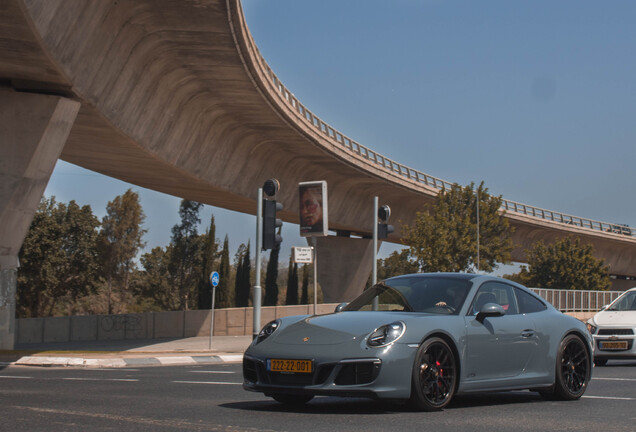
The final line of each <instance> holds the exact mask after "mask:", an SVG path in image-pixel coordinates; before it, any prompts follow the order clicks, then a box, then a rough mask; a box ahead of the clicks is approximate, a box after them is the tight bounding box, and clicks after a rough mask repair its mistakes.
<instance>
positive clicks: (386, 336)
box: [367, 321, 406, 348]
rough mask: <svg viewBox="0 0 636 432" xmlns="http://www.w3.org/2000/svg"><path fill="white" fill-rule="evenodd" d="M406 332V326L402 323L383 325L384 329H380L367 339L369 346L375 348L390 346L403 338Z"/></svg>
mask: <svg viewBox="0 0 636 432" xmlns="http://www.w3.org/2000/svg"><path fill="white" fill-rule="evenodd" d="M405 331H406V324H404V323H403V322H402V321H396V322H393V323H391V324H386V325H383V326H382V327H378V328H377V329H376V330H374V331H373V333H371V334H370V335H369V337H367V345H369V346H370V347H373V348H379V347H384V346H387V345H390V344H392V343H393V342H395V341H396V340H398V339H399V338H401V337H402V335H403V334H404V332H405Z"/></svg>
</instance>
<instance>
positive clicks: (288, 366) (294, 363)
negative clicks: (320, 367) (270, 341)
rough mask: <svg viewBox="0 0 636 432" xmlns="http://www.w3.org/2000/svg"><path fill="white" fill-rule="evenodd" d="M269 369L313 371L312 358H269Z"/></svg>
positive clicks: (295, 371) (296, 371)
mask: <svg viewBox="0 0 636 432" xmlns="http://www.w3.org/2000/svg"><path fill="white" fill-rule="evenodd" d="M267 370H268V371H272V372H290V373H311V372H312V361H311V360H293V359H269V360H267Z"/></svg>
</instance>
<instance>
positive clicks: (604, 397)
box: [582, 396, 636, 401]
mask: <svg viewBox="0 0 636 432" xmlns="http://www.w3.org/2000/svg"><path fill="white" fill-rule="evenodd" d="M582 397H583V398H585V399H610V400H628V401H629V400H636V399H634V398H624V397H613V396H582Z"/></svg>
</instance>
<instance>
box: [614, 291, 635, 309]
mask: <svg viewBox="0 0 636 432" xmlns="http://www.w3.org/2000/svg"><path fill="white" fill-rule="evenodd" d="M607 310H611V311H633V310H636V291H630V292H628V293H627V294H624V295H623V296H622V297H620V298H619V299H618V300H617V301H615V302H614V304H613V305H612V306H610V307H609V308H607Z"/></svg>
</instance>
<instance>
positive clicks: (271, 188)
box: [263, 179, 283, 250]
mask: <svg viewBox="0 0 636 432" xmlns="http://www.w3.org/2000/svg"><path fill="white" fill-rule="evenodd" d="M279 188H280V183H279V182H278V180H276V179H269V180H267V181H266V182H265V184H263V192H264V193H265V195H267V196H269V197H272V196H275V195H276V193H277V192H278V189H279ZM282 209H283V205H282V204H281V203H278V202H276V200H275V199H271V200H268V199H263V250H267V249H274V248H275V247H276V246H277V245H278V244H279V243H280V242H282V241H283V238H282V237H281V236H280V234H277V233H276V231H277V230H278V228H280V227H281V226H283V221H282V220H280V219H277V218H276V212H278V211H281V210H282Z"/></svg>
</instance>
